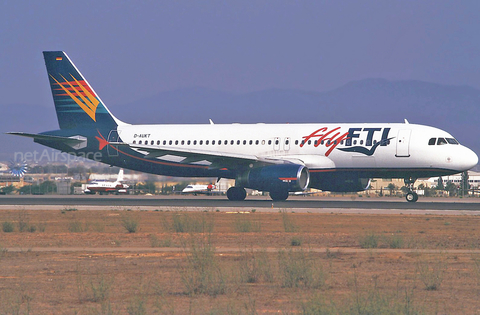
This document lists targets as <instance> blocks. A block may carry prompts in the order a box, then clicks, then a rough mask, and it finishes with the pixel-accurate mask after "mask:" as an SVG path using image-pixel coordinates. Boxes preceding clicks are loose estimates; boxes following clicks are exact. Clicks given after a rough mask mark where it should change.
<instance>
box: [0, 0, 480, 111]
mask: <svg viewBox="0 0 480 315" xmlns="http://www.w3.org/2000/svg"><path fill="white" fill-rule="evenodd" d="M479 16H480V1H458V0H456V1H441V0H432V1H387V0H379V1H360V0H358V1H279V0H275V1H263V0H257V1H138V0H136V1H98V0H95V1H85V0H82V1H65V0H60V1H17V0H12V1H8V0H0V95H1V103H0V104H1V105H0V106H5V105H7V104H17V103H21V104H39V105H41V106H51V104H52V101H51V94H50V90H49V88H48V80H47V75H46V72H45V65H44V61H43V56H42V51H43V50H64V51H66V52H67V54H68V55H69V56H70V58H71V59H72V60H73V61H74V62H75V64H76V65H77V67H78V68H79V69H80V71H81V72H82V73H83V74H84V75H85V76H86V77H87V79H88V81H89V82H90V84H91V85H92V86H93V87H94V89H95V90H96V91H97V93H98V94H99V95H100V97H102V99H103V100H104V101H105V102H106V103H107V105H108V104H112V103H127V102H130V101H133V100H137V99H140V98H143V97H145V96H150V95H153V94H156V93H158V92H161V91H167V90H172V89H178V88H184V87H192V86H202V87H206V88H211V89H216V90H222V91H229V92H250V91H257V90H262V89H266V88H294V89H304V90H315V91H326V90H330V89H332V88H336V87H339V86H341V85H343V84H345V83H347V82H349V81H352V80H359V79H364V78H372V77H379V78H386V79H391V80H405V79H415V80H423V81H430V82H436V83H443V84H454V85H470V86H473V87H475V88H480V35H479V34H480V18H479Z"/></svg>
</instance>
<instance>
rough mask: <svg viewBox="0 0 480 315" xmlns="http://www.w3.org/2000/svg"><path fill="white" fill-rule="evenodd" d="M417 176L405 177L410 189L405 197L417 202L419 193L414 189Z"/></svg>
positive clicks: (409, 200) (406, 184)
mask: <svg viewBox="0 0 480 315" xmlns="http://www.w3.org/2000/svg"><path fill="white" fill-rule="evenodd" d="M416 180H417V179H416V178H411V177H410V178H405V180H404V181H405V186H406V187H407V189H408V192H407V194H406V195H405V199H407V201H408V202H416V201H417V200H418V194H417V193H416V192H414V191H413V184H415V181H416Z"/></svg>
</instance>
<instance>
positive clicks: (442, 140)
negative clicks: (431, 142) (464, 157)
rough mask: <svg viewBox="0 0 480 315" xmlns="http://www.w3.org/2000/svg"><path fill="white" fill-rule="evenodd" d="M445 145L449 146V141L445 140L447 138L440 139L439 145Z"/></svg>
mask: <svg viewBox="0 0 480 315" xmlns="http://www.w3.org/2000/svg"><path fill="white" fill-rule="evenodd" d="M443 144H447V140H445V138H438V140H437V145H443Z"/></svg>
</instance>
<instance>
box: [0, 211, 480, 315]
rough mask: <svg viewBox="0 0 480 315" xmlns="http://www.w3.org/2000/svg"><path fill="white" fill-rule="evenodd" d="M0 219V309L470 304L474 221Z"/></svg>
mask: <svg viewBox="0 0 480 315" xmlns="http://www.w3.org/2000/svg"><path fill="white" fill-rule="evenodd" d="M126 214H128V215H129V216H132V217H131V218H134V219H135V221H137V222H138V227H140V229H138V230H137V231H136V232H135V233H126V231H127V230H126V228H125V227H124V225H123V224H124V222H123V221H122V220H124V218H125V215H126ZM239 218H241V220H242V221H239ZM427 219H428V220H427ZM175 220H178V221H177V222H176V223H175ZM248 220H250V221H251V223H254V224H255V225H257V226H259V227H260V226H261V229H252V225H250V228H248V227H247V228H245V226H246V225H248V224H249V223H245V222H247V221H248ZM0 222H12V224H13V225H14V226H15V229H14V231H13V232H9V233H5V232H0V236H1V248H0V253H1V255H0V279H1V280H2V281H0V314H4V313H5V314H49V313H59V314H75V313H77V314H152V313H157V314H257V313H258V314H261V313H283V314H297V313H303V314H318V313H324V314H346V313H347V314H364V313H372V314H380V313H381V314H383V313H390V314H399V313H400V314H402V313H408V314H435V313H445V314H452V313H464V314H474V313H476V312H478V309H480V302H478V301H479V297H480V285H479V283H480V280H479V279H480V276H479V274H480V272H479V270H480V268H479V267H478V266H479V265H480V263H478V261H480V259H479V258H478V257H480V254H479V252H478V250H479V249H480V248H479V242H478V235H477V233H476V231H477V229H478V228H477V227H478V225H479V223H480V218H477V217H475V216H458V217H457V216H433V215H429V216H423V215H346V214H342V215H338V214H299V213H295V214H293V213H259V212H258V211H257V212H256V213H255V215H254V216H253V215H252V217H246V216H245V217H240V216H239V215H238V214H226V213H221V212H218V213H217V212H210V213H203V212H188V213H187V212H179V213H177V212H173V211H171V212H159V211H135V212H130V211H129V212H126V211H63V213H62V211H25V212H24V213H22V214H21V216H19V213H18V211H6V210H4V211H1V212H0ZM19 222H23V223H22V224H23V225H25V226H27V227H28V226H32V225H35V226H39V225H40V224H41V225H42V226H44V227H45V228H44V229H43V232H41V231H40V230H38V229H37V230H36V231H33V232H29V233H25V232H20V231H19V228H18V227H19ZM75 222H78V223H75ZM445 223H448V224H445ZM72 224H77V225H78V226H77V227H78V229H75V230H73V231H72ZM176 224H177V225H178V224H180V225H182V224H183V228H182V229H180V230H179V229H177V228H175V226H176ZM24 230H25V229H24ZM26 231H29V230H28V228H27V229H26ZM300 231H301V232H300ZM371 235H374V240H373V241H372V239H370V240H367V243H366V244H367V245H368V246H365V245H362V244H361V242H360V241H361V240H362V238H365V236H371ZM293 238H299V239H301V245H300V246H295V247H292V246H291V244H290V242H291V240H292V239H293ZM375 242H376V246H371V245H372V244H374V243H375ZM362 246H363V247H367V249H365V250H363V249H361V247H362ZM372 247H373V248H372ZM375 247H377V248H375ZM18 249H20V250H19V251H18ZM459 249H462V250H463V251H458V250H459ZM42 250H50V251H46V252H44V251H42ZM426 250H427V251H426ZM431 250H435V251H434V252H432V251H431ZM387 310H390V311H389V312H387Z"/></svg>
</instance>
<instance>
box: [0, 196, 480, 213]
mask: <svg viewBox="0 0 480 315" xmlns="http://www.w3.org/2000/svg"><path fill="white" fill-rule="evenodd" d="M32 206H37V208H39V209H45V208H46V207H47V208H48V207H51V208H52V209H53V208H55V209H58V208H59V207H78V209H84V208H97V209H98V208H103V209H112V208H128V207H130V208H132V210H137V209H139V208H146V209H147V210H152V209H169V208H176V209H178V208H185V209H186V208H195V209H213V210H215V209H223V210H228V209H230V210H231V209H246V210H247V211H249V210H251V209H258V210H259V209H262V210H267V209H270V210H272V209H273V210H276V211H278V210H279V209H289V210H292V211H298V212H325V211H329V210H340V209H342V210H344V212H358V211H359V212H367V211H368V210H377V211H378V210H383V211H382V212H389V211H392V213H398V212H404V211H425V210H429V211H435V212H437V211H438V212H441V211H446V212H449V211H462V212H475V214H476V212H477V211H479V212H480V199H473V198H468V199H460V198H456V199H454V198H452V199H450V198H421V199H420V200H419V201H418V202H416V203H409V202H406V201H405V200H404V199H403V198H395V197H392V198H387V197H383V198H366V197H363V198H360V197H313V196H308V197H298V196H292V197H290V198H289V199H288V200H287V201H284V202H272V200H270V198H268V197H265V196H249V197H247V199H246V200H245V201H239V202H236V201H229V200H227V198H226V197H225V196H180V195H174V196H99V195H94V196H86V195H85V196H84V195H82V196H72V195H68V196H60V195H44V196H17V195H14V196H8V195H7V196H0V209H8V208H12V207H13V208H18V207H23V208H25V209H26V208H29V209H33V207H32ZM471 214H473V213H471Z"/></svg>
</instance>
